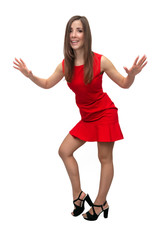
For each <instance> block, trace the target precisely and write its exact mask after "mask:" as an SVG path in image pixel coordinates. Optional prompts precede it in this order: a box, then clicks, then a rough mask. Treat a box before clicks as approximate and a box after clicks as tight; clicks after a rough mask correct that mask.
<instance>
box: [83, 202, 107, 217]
mask: <svg viewBox="0 0 159 240" xmlns="http://www.w3.org/2000/svg"><path fill="white" fill-rule="evenodd" d="M106 203H107V201H105V202H104V204H103V205H95V204H93V205H92V209H93V215H92V214H90V212H86V215H87V217H84V216H83V217H84V219H86V220H88V221H95V220H97V219H98V217H99V215H100V214H101V213H102V212H103V216H104V218H107V217H108V211H109V207H107V208H105V209H104V208H103V207H104V205H105V204H106ZM94 207H101V209H102V211H101V212H100V213H99V214H98V215H97V214H96V212H95V209H94Z"/></svg>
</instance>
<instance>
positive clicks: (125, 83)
mask: <svg viewBox="0 0 159 240" xmlns="http://www.w3.org/2000/svg"><path fill="white" fill-rule="evenodd" d="M146 59H147V58H146V56H145V55H144V56H143V57H142V58H141V59H140V60H139V57H137V58H136V59H135V61H134V64H133V66H132V67H131V68H130V69H128V68H126V67H124V69H125V71H126V73H127V74H128V75H127V77H123V76H122V75H121V74H120V73H119V72H118V71H117V70H116V68H115V67H114V65H113V64H112V63H111V61H110V60H109V59H108V58H106V57H104V56H102V58H101V72H105V73H106V74H107V75H108V77H110V79H112V80H113V81H114V82H115V83H116V84H117V85H119V86H120V87H122V88H129V87H130V86H131V85H132V84H133V82H134V79H135V76H136V75H137V74H138V73H139V72H141V70H142V69H143V67H145V65H146V64H147V61H146ZM138 60H139V61H138Z"/></svg>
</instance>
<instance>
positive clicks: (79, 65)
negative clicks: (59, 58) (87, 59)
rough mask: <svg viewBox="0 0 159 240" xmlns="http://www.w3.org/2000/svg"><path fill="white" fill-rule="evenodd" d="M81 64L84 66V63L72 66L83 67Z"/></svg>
mask: <svg viewBox="0 0 159 240" xmlns="http://www.w3.org/2000/svg"><path fill="white" fill-rule="evenodd" d="M83 66H84V64H82V65H78V66H76V65H74V67H83Z"/></svg>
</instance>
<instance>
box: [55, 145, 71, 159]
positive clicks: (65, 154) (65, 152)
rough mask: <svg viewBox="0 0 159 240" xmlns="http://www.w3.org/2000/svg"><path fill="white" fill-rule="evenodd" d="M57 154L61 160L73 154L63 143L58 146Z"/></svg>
mask: <svg viewBox="0 0 159 240" xmlns="http://www.w3.org/2000/svg"><path fill="white" fill-rule="evenodd" d="M58 154H59V156H60V157H61V158H62V159H63V160H64V159H66V158H67V157H70V156H72V155H73V153H72V152H70V151H69V150H68V148H66V146H65V145H63V144H62V145H61V146H60V147H59V150H58Z"/></svg>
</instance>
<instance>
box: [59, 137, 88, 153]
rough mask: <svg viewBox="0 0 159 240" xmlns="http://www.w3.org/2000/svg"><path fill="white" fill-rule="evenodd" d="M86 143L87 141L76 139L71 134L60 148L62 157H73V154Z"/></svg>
mask: <svg viewBox="0 0 159 240" xmlns="http://www.w3.org/2000/svg"><path fill="white" fill-rule="evenodd" d="M84 143H85V141H83V140H81V139H79V138H75V137H73V136H72V135H71V134H70V133H69V134H68V135H67V136H66V137H65V139H64V140H63V142H62V143H61V145H60V147H59V155H60V157H62V158H65V157H69V156H72V155H73V152H74V151H76V150H77V149H78V148H79V147H81V146H82V145H83V144H84Z"/></svg>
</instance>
